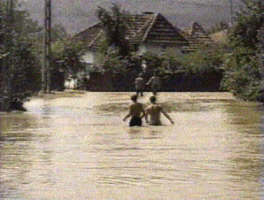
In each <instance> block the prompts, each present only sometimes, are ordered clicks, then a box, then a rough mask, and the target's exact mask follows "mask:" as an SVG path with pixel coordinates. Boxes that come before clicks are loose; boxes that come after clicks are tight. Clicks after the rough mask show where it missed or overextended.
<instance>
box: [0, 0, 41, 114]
mask: <svg viewBox="0 0 264 200" xmlns="http://www.w3.org/2000/svg"><path fill="white" fill-rule="evenodd" d="M0 20H1V23H0V24H1V25H0V40H1V45H0V53H3V54H4V55H5V56H4V58H2V60H1V63H0V68H1V72H0V77H1V86H2V87H1V89H0V93H1V94H2V96H5V100H4V103H3V101H2V106H1V107H2V108H4V109H5V110H8V109H13V108H14V105H15V104H14V101H15V102H16V103H18V101H17V99H19V101H20V103H21V102H23V101H24V100H25V98H27V97H28V96H29V95H31V94H32V93H33V92H35V91H37V90H38V89H39V86H40V85H39V83H40V82H39V75H40V63H39V61H38V60H37V58H36V57H35V56H34V54H33V52H32V40H31V38H32V37H33V36H34V35H35V34H36V33H37V32H38V30H39V26H38V25H37V24H36V23H35V22H33V21H32V20H31V19H30V18H29V17H28V14H27V13H26V12H24V11H22V10H19V9H17V7H16V1H11V0H6V1H1V2H0ZM12 106H13V107H12ZM16 108H18V107H16ZM16 108H15V109H16ZM0 109H1V108H0Z"/></svg>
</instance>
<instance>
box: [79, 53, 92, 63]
mask: <svg viewBox="0 0 264 200" xmlns="http://www.w3.org/2000/svg"><path fill="white" fill-rule="evenodd" d="M82 60H83V62H85V63H87V64H94V62H95V53H94V52H93V51H87V52H86V53H85V54H84V55H83V56H82Z"/></svg>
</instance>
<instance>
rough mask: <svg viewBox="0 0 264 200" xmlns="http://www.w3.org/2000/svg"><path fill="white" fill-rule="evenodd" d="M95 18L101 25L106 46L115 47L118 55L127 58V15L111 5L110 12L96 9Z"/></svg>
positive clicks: (114, 5) (99, 8) (115, 5)
mask: <svg viewBox="0 0 264 200" xmlns="http://www.w3.org/2000/svg"><path fill="white" fill-rule="evenodd" d="M97 17H98V19H99V20H100V22H101V23H102V26H103V29H104V32H105V36H106V41H107V43H108V46H109V47H110V46H114V47H117V48H118V52H119V54H120V55H122V56H127V55H128V54H129V45H128V41H127V39H126V35H127V31H128V26H129V20H128V19H129V14H128V13H125V12H124V11H121V9H120V7H119V6H118V5H117V4H112V8H111V11H108V10H106V9H105V8H102V7H98V9H97Z"/></svg>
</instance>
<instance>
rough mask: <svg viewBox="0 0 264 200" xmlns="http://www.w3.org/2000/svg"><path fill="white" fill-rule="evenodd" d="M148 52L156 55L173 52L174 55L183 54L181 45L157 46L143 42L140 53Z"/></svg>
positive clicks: (139, 49)
mask: <svg viewBox="0 0 264 200" xmlns="http://www.w3.org/2000/svg"><path fill="white" fill-rule="evenodd" d="M146 52H151V53H153V54H156V55H161V54H163V53H168V54H173V55H182V51H181V47H169V46H168V47H166V46H163V47H162V46H157V45H151V44H142V45H140V46H139V48H138V54H139V55H143V54H144V53H146Z"/></svg>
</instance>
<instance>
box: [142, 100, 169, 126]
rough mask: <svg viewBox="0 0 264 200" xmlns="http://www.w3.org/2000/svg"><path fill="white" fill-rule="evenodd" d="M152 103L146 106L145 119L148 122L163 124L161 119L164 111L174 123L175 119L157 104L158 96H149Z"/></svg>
mask: <svg viewBox="0 0 264 200" xmlns="http://www.w3.org/2000/svg"><path fill="white" fill-rule="evenodd" d="M149 100H150V103H151V105H149V106H148V107H147V108H146V111H145V112H146V113H145V120H146V123H149V124H150V125H156V126H158V125H161V120H160V113H162V114H163V115H164V116H165V117H166V118H167V119H168V120H169V121H170V122H171V124H174V121H173V120H172V119H171V117H170V116H169V115H168V114H167V113H166V112H165V111H164V110H163V108H162V107H161V106H160V105H158V104H156V97H155V96H151V97H150V98H149ZM148 116H150V122H149V121H148Z"/></svg>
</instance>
